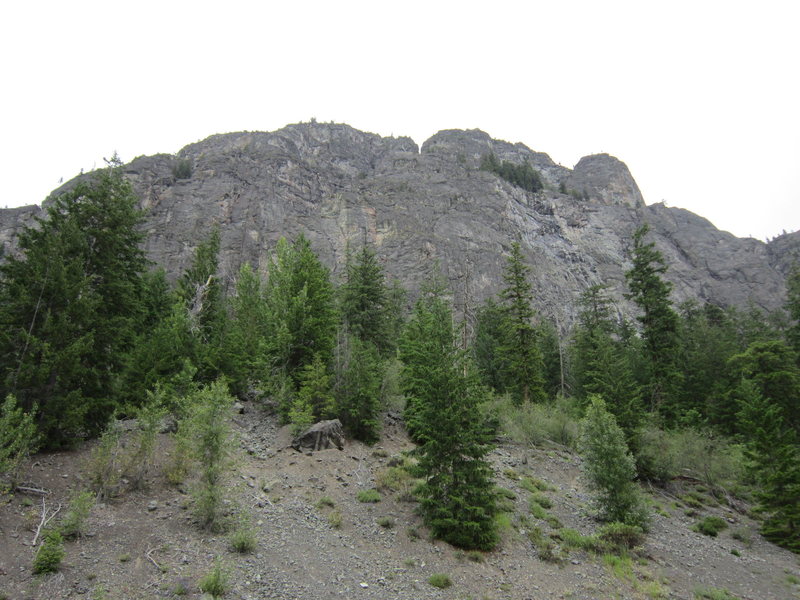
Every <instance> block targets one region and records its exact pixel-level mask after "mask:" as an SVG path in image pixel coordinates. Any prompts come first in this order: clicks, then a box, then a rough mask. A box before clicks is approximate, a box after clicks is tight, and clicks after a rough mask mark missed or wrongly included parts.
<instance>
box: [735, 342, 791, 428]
mask: <svg viewBox="0 0 800 600" xmlns="http://www.w3.org/2000/svg"><path fill="white" fill-rule="evenodd" d="M728 362H729V364H730V365H731V367H732V368H733V369H734V372H735V373H736V374H737V375H739V376H741V377H744V378H746V379H749V380H751V381H752V382H753V383H754V384H755V385H756V386H757V387H758V389H759V392H760V394H761V395H762V396H763V398H764V399H765V401H767V402H769V403H770V404H774V405H775V406H777V407H778V410H779V411H780V414H781V418H782V420H783V421H784V423H786V425H787V426H788V427H790V428H792V429H794V431H795V432H796V433H800V368H798V366H797V356H796V355H795V353H794V350H792V348H791V347H789V346H788V345H787V344H786V342H784V341H782V340H775V341H771V342H754V343H752V344H750V346H749V347H748V348H747V350H746V351H745V352H743V353H740V354H736V355H735V356H732V357H731V358H730V360H729V361H728Z"/></svg>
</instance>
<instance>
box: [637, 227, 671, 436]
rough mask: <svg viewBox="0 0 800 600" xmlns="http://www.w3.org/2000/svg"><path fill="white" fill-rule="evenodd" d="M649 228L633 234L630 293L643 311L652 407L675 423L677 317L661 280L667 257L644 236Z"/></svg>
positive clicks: (638, 230) (642, 317) (664, 283)
mask: <svg viewBox="0 0 800 600" xmlns="http://www.w3.org/2000/svg"><path fill="white" fill-rule="evenodd" d="M648 231H650V227H649V225H647V224H645V225H642V226H641V227H640V228H639V229H637V230H636V232H635V233H634V234H633V267H632V268H631V269H630V270H629V271H628V272H626V273H625V278H626V279H627V281H628V288H629V289H630V293H629V294H627V297H628V298H629V299H631V300H633V301H634V302H635V303H636V305H637V306H638V307H639V309H640V311H641V315H640V316H639V317H638V320H639V323H641V325H642V337H643V338H644V343H645V350H646V353H647V358H648V370H649V378H648V379H649V386H648V387H649V393H650V398H651V403H652V406H653V408H656V409H658V410H660V411H661V413H662V414H663V415H664V416H665V417H666V418H667V420H669V421H672V422H674V421H675V420H676V419H677V417H678V416H679V414H678V413H679V412H680V409H679V407H678V406H677V395H678V391H679V387H680V382H681V373H680V371H679V370H678V368H677V365H676V358H677V356H678V347H679V346H678V342H679V340H678V315H677V313H676V312H675V311H674V310H673V308H672V303H671V301H670V298H669V294H670V291H671V289H672V286H671V284H670V283H668V282H667V281H664V279H662V277H661V276H662V275H663V274H664V273H665V272H666V271H667V265H666V264H665V263H664V257H663V256H662V255H661V252H659V251H658V250H656V247H655V244H654V243H653V242H648V243H646V242H645V241H644V237H645V236H646V235H647V233H648Z"/></svg>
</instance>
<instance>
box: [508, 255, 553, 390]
mask: <svg viewBox="0 0 800 600" xmlns="http://www.w3.org/2000/svg"><path fill="white" fill-rule="evenodd" d="M529 276H530V267H528V266H527V265H526V264H525V263H524V260H523V256H522V250H521V248H520V244H519V242H514V243H513V244H511V254H510V255H509V256H508V258H507V261H506V266H505V269H504V270H503V280H504V281H505V284H506V287H505V288H503V290H502V291H501V292H500V297H501V298H502V300H503V307H504V319H503V327H504V328H505V330H506V332H505V336H504V338H503V340H504V342H505V345H504V346H503V347H502V348H500V351H501V353H502V354H503V356H504V359H505V364H506V368H507V371H508V374H507V376H506V381H507V384H506V385H507V388H508V390H509V391H510V392H511V394H512V396H513V398H514V399H515V400H516V401H517V402H519V403H527V402H529V401H532V402H541V401H543V400H544V399H545V392H544V378H543V368H544V365H543V363H542V354H541V351H540V349H539V346H538V343H537V335H536V329H535V328H534V326H533V308H532V306H531V303H532V301H533V292H532V288H531V283H530V281H529V280H528V278H529Z"/></svg>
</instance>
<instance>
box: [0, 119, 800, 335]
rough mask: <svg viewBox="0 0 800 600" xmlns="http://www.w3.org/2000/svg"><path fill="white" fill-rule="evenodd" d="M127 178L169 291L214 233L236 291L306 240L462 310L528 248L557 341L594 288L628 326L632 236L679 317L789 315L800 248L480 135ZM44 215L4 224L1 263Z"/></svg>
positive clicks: (343, 144) (362, 142) (273, 144)
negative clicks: (698, 309) (433, 280)
mask: <svg viewBox="0 0 800 600" xmlns="http://www.w3.org/2000/svg"><path fill="white" fill-rule="evenodd" d="M488 152H493V153H494V154H495V155H496V156H497V158H498V159H500V160H509V161H513V162H517V163H522V162H525V161H527V162H528V163H530V164H531V166H533V167H534V168H535V169H537V170H538V171H539V172H540V173H541V175H542V179H543V181H544V183H545V190H544V191H542V192H539V193H535V194H534V193H529V192H526V191H524V190H521V189H520V188H517V187H515V186H513V185H511V184H510V183H508V182H506V181H504V180H502V179H500V178H499V177H497V176H496V175H494V174H491V173H488V172H484V171H481V170H480V169H479V165H480V160H481V157H482V156H483V155H484V154H486V153H488ZM179 167H180V168H179ZM125 172H126V174H127V176H128V177H129V178H130V179H131V181H132V183H133V185H134V188H135V189H136V191H137V193H138V194H139V196H140V198H141V203H142V207H143V208H144V209H145V210H146V211H147V217H146V222H145V229H146V232H147V234H148V237H147V246H146V249H147V253H148V255H149V256H150V258H151V259H152V260H154V261H155V262H156V263H158V264H160V265H163V266H164V267H165V269H166V270H167V272H168V274H169V275H170V276H172V277H175V276H177V274H179V273H180V272H181V271H182V270H183V269H185V268H186V267H187V266H188V265H189V263H190V261H191V257H192V254H193V252H194V249H195V247H196V246H197V244H198V243H199V242H200V241H201V240H202V239H203V238H204V236H206V235H207V234H208V232H209V231H210V229H211V228H212V227H213V226H214V224H218V225H219V226H220V228H221V234H222V250H221V256H220V263H221V269H222V272H223V274H224V275H225V276H226V277H227V278H228V281H229V282H231V281H232V278H233V277H234V275H235V273H236V271H237V269H238V267H239V265H240V264H241V263H242V261H249V262H251V263H252V264H253V265H255V266H257V267H261V268H264V267H265V266H266V262H267V261H266V257H267V256H268V253H269V252H270V251H271V249H272V248H273V247H274V245H275V243H276V242H277V240H278V239H279V238H280V237H281V236H286V237H289V238H293V237H295V236H297V235H299V234H300V233H304V234H305V235H306V236H307V237H308V238H309V240H310V241H311V244H312V246H313V248H314V249H315V250H316V251H317V252H318V253H319V254H320V256H321V257H322V259H323V261H324V262H325V263H326V264H327V265H328V266H329V267H330V268H331V270H332V272H333V276H334V278H339V277H340V275H341V272H342V269H343V265H344V260H345V256H346V254H347V252H348V248H358V247H360V245H361V244H363V243H364V242H367V243H369V244H373V245H374V246H375V248H376V249H377V252H378V255H379V257H380V259H381V261H382V262H383V264H384V265H385V268H386V271H387V273H388V274H389V276H390V277H392V278H397V279H399V280H400V281H401V282H402V283H403V284H404V285H405V286H406V287H407V288H408V289H409V290H411V291H412V299H413V296H414V291H415V290H417V289H419V285H420V283H421V282H422V281H423V279H424V278H425V277H426V276H427V275H428V274H430V273H431V272H432V271H433V270H434V269H435V268H437V267H436V265H437V264H438V265H439V267H438V268H440V269H441V270H442V272H443V273H444V275H445V276H446V277H447V278H448V280H449V282H450V285H451V288H452V290H453V294H454V300H455V304H456V306H457V307H461V306H463V305H464V303H465V302H466V303H467V304H475V303H478V302H480V301H481V300H483V299H485V298H486V297H488V296H490V295H491V294H494V293H496V292H497V290H498V289H499V288H500V286H501V284H502V279H501V276H500V275H501V271H502V268H503V265H504V261H505V257H506V255H507V253H508V250H509V247H510V245H511V243H512V242H513V241H515V240H519V241H520V242H521V244H522V247H523V251H524V253H525V256H526V258H527V261H528V264H529V265H530V266H531V268H532V279H533V284H534V290H535V295H536V300H535V301H536V304H537V308H538V309H539V310H540V311H541V312H543V313H545V314H547V315H549V316H551V317H554V318H557V319H558V322H559V323H560V324H561V325H562V326H566V325H567V324H568V323H569V322H570V321H571V320H572V319H573V318H574V316H575V311H576V300H577V298H578V296H579V295H580V293H581V292H582V291H583V290H584V289H586V287H588V286H589V285H591V284H595V283H604V284H607V285H609V286H610V293H611V295H612V297H613V298H614V300H615V301H616V303H617V307H618V310H619V312H620V313H622V314H632V313H633V307H632V306H631V305H630V304H629V303H628V301H626V300H625V299H624V296H623V294H624V292H625V291H626V288H625V278H624V272H625V270H626V269H628V268H629V267H630V261H629V253H630V247H631V235H632V233H633V231H634V230H635V229H636V228H637V227H638V226H640V225H641V224H642V223H645V222H648V223H650V225H651V226H652V234H651V235H652V239H653V240H654V241H655V243H656V245H657V247H658V248H659V249H660V250H661V251H662V252H663V253H664V255H665V257H666V258H667V260H668V262H669V266H670V268H669V272H668V274H667V278H668V279H670V280H671V281H672V282H673V283H674V285H675V287H674V293H673V297H674V300H675V302H676V303H677V302H681V301H684V300H688V299H697V300H699V301H701V302H703V301H708V302H713V303H716V304H719V305H729V304H735V305H741V306H744V305H747V304H748V303H753V304H755V305H756V306H759V307H762V308H765V309H775V308H778V307H780V306H781V305H782V304H783V302H784V300H785V286H784V277H785V274H786V271H787V268H788V264H789V259H788V258H787V256H788V254H789V253H790V252H791V251H793V250H792V249H796V248H797V247H798V246H799V245H800V244H798V243H796V239H795V238H794V237H793V235H795V234H790V235H789V236H783V237H787V238H791V239H786V240H784V239H783V237H782V238H779V239H778V240H776V241H775V242H773V243H771V244H770V245H767V244H765V243H762V242H760V241H757V240H754V239H740V238H736V237H734V236H733V235H731V234H729V233H726V232H722V231H719V230H717V229H716V228H715V227H714V226H713V225H712V224H711V223H709V222H708V221H707V220H705V219H703V218H701V217H698V216H697V215H694V214H692V213H690V212H688V211H686V210H681V209H676V208H667V207H665V206H663V205H661V204H656V205H651V206H646V205H645V203H644V200H643V198H642V195H641V193H640V191H639V189H638V187H637V185H636V182H635V181H634V179H633V177H632V176H631V174H630V172H629V171H628V169H627V167H626V166H625V165H624V163H622V162H621V161H619V160H617V159H616V158H614V157H611V156H608V155H604V154H601V155H594V156H589V157H584V158H583V159H581V161H580V162H579V163H578V164H577V165H576V167H575V169H574V170H570V169H567V168H565V167H562V166H560V165H557V164H555V163H554V162H553V161H552V160H551V159H550V157H549V156H547V155H546V154H544V153H540V152H534V151H533V150H530V149H529V148H527V147H526V146H524V145H522V144H510V143H507V142H503V141H498V140H493V139H492V138H490V137H489V136H488V135H487V134H486V133H484V132H482V131H479V130H469V131H461V130H450V131H442V132H440V133H438V134H436V135H434V136H433V137H432V138H431V139H429V140H428V141H426V142H425V143H424V144H423V146H422V149H421V150H420V149H419V148H418V147H417V145H416V144H415V143H414V142H413V140H411V139H410V138H403V137H401V138H393V137H388V138H385V137H380V136H378V135H374V134H370V133H364V132H361V131H358V130H356V129H353V128H352V127H349V126H347V125H338V124H319V123H308V124H298V125H290V126H287V127H285V128H283V129H281V130H278V131H275V132H271V133H263V132H261V133H255V132H244V133H230V134H223V135H214V136H212V137H210V138H208V139H206V140H203V141H201V142H198V143H195V144H191V145H189V146H186V147H185V148H184V149H183V150H181V151H180V152H179V153H178V155H177V156H172V155H156V156H150V157H140V158H137V159H135V160H133V161H132V162H131V163H129V164H128V165H126V166H125ZM69 185H74V183H72V182H71V183H68V184H66V186H69ZM66 186H65V187H66ZM62 189H64V188H62ZM559 190H560V191H559ZM564 192H567V193H564ZM55 193H58V190H57V191H56V192H55ZM36 212H38V209H36V208H35V207H33V208H31V207H27V208H22V209H12V210H5V211H0V242H2V243H3V247H4V248H11V247H12V243H11V239H12V237H13V234H14V232H15V231H17V230H18V229H19V227H20V226H21V225H22V224H24V223H26V222H30V218H31V217H32V216H33V215H34V214H35V213H36Z"/></svg>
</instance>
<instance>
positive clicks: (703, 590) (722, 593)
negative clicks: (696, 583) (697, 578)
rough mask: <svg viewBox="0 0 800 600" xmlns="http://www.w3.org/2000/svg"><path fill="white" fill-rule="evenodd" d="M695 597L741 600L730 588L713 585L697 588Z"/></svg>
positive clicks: (701, 599)
mask: <svg viewBox="0 0 800 600" xmlns="http://www.w3.org/2000/svg"><path fill="white" fill-rule="evenodd" d="M694 597H695V598H696V599H697V600H739V598H738V597H737V596H734V595H733V594H731V593H730V592H729V591H728V590H721V589H719V588H712V587H698V588H695V589H694Z"/></svg>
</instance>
